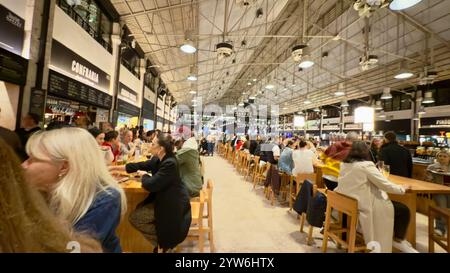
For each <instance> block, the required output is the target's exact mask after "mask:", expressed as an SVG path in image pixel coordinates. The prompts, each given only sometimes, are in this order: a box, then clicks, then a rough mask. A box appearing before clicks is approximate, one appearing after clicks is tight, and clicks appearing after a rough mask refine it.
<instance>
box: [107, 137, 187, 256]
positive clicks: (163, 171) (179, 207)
mask: <svg viewBox="0 0 450 273" xmlns="http://www.w3.org/2000/svg"><path fill="white" fill-rule="evenodd" d="M173 147H174V146H173V142H172V139H171V137H170V135H165V134H160V135H159V136H157V137H155V138H154V139H153V141H152V144H151V148H150V152H151V154H152V155H153V157H152V158H151V159H150V160H147V161H145V162H140V163H129V164H127V165H126V166H125V170H126V171H127V172H128V173H133V172H137V171H139V170H144V171H148V172H151V174H152V175H151V176H150V175H148V174H144V175H143V176H142V187H143V188H144V189H146V190H148V191H149V192H150V194H149V196H148V197H147V198H146V199H145V200H144V202H143V203H142V204H140V205H139V206H138V209H139V207H142V206H146V205H148V204H149V203H152V204H153V205H154V222H155V227H156V240H157V242H158V245H159V247H160V248H162V249H163V250H164V251H167V250H168V249H171V248H174V247H175V246H177V245H178V244H180V243H181V242H183V241H184V239H185V238H186V236H187V234H188V232H189V227H190V226H191V205H190V200H189V193H188V191H187V189H186V186H185V185H184V183H183V182H182V181H181V178H180V175H179V171H178V162H177V160H176V157H175V155H174V153H173ZM120 167H122V169H123V166H118V167H112V168H110V169H111V170H119V168H120ZM148 230H151V229H148ZM145 235H147V236H148V235H150V237H151V235H152V234H145Z"/></svg>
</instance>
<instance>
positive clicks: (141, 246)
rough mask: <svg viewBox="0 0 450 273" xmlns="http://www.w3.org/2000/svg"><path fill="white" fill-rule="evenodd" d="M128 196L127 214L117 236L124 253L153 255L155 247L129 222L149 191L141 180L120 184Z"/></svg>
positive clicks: (122, 220)
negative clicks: (131, 214)
mask: <svg viewBox="0 0 450 273" xmlns="http://www.w3.org/2000/svg"><path fill="white" fill-rule="evenodd" d="M120 185H121V186H122V188H123V190H124V191H125V194H126V196H127V206H128V208H127V212H126V214H125V215H124V216H123V218H122V219H121V221H120V224H119V227H118V229H117V236H119V238H120V244H121V246H122V251H123V252H133V253H142V252H145V253H151V252H152V251H153V246H152V245H151V243H150V242H149V241H147V240H146V239H145V237H144V236H143V235H142V234H141V233H140V232H139V231H137V230H136V229H135V228H134V227H133V226H132V225H131V224H130V222H129V221H128V216H129V215H130V213H131V212H132V211H133V210H134V209H135V208H136V206H137V205H138V204H139V203H140V202H142V201H143V200H144V199H145V198H146V197H147V196H148V194H149V193H148V191H146V190H145V189H143V188H142V186H141V182H140V181H139V178H136V179H131V180H128V181H126V182H124V183H121V184H120Z"/></svg>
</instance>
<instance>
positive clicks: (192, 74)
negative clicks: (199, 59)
mask: <svg viewBox="0 0 450 273" xmlns="http://www.w3.org/2000/svg"><path fill="white" fill-rule="evenodd" d="M195 72H196V71H195V67H193V66H191V68H190V72H189V75H188V77H187V80H188V81H196V80H197V76H196V75H195V74H196V73H195Z"/></svg>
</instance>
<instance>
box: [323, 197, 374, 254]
mask: <svg viewBox="0 0 450 273" xmlns="http://www.w3.org/2000/svg"><path fill="white" fill-rule="evenodd" d="M332 209H334V210H336V211H338V212H339V213H340V215H342V214H346V215H347V228H342V227H340V226H341V225H340V224H342V223H340V224H338V225H336V226H332V224H331V210H332ZM339 218H340V219H341V218H342V217H339ZM357 223H358V201H357V200H356V199H354V198H352V197H349V196H346V195H343V194H340V193H337V192H334V191H327V211H326V214H325V227H324V235H323V244H322V252H327V243H328V238H329V237H330V238H332V239H333V240H334V241H335V242H337V243H338V244H340V245H342V246H343V247H344V248H347V250H348V252H349V253H354V252H355V251H366V250H367V248H366V245H365V243H363V244H361V245H356V237H357V232H356V227H357ZM343 233H346V234H347V240H346V241H344V240H342V239H341V235H342V234H343ZM362 242H364V240H362Z"/></svg>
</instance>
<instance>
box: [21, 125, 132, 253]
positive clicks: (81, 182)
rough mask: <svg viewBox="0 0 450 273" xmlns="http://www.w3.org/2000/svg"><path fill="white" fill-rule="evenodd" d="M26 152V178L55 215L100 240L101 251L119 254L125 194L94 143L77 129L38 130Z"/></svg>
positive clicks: (84, 131)
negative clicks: (117, 230) (117, 231)
mask: <svg viewBox="0 0 450 273" xmlns="http://www.w3.org/2000/svg"><path fill="white" fill-rule="evenodd" d="M26 150H27V154H28V156H29V158H28V159H27V160H26V161H24V162H23V163H22V167H23V168H24V170H25V177H26V179H27V181H28V182H29V183H31V184H32V185H34V186H35V187H36V188H37V189H38V190H40V191H41V192H43V193H44V194H45V195H46V198H47V200H48V202H49V207H50V208H51V209H52V210H53V212H54V213H55V215H56V216H57V217H59V218H60V219H63V220H65V221H67V222H69V223H70V224H71V225H72V226H73V228H74V230H75V231H78V232H83V233H86V234H89V235H92V236H93V237H94V238H96V239H97V240H99V241H100V242H101V244H102V247H103V250H104V251H105V252H122V250H121V247H120V241H119V238H118V237H117V236H116V228H117V226H118V225H119V222H120V217H121V214H123V213H124V212H125V211H126V200H125V194H124V192H123V190H122V188H121V187H120V186H119V185H118V183H117V182H116V181H115V180H114V178H113V177H112V176H111V175H110V174H109V172H108V169H107V167H106V165H105V163H104V159H103V155H102V154H101V151H100V149H98V144H97V142H96V141H95V139H94V138H93V137H92V136H91V135H90V134H89V133H88V132H87V131H86V130H84V129H81V128H61V129H54V130H50V131H40V132H37V133H35V134H33V135H32V136H31V138H30V139H29V140H28V143H27V147H26Z"/></svg>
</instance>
